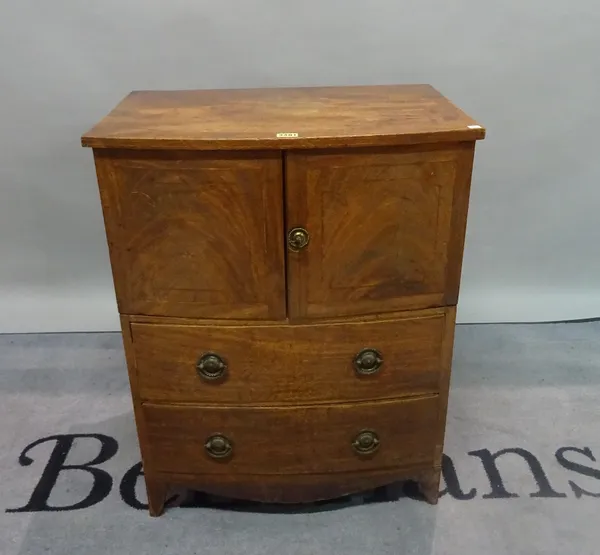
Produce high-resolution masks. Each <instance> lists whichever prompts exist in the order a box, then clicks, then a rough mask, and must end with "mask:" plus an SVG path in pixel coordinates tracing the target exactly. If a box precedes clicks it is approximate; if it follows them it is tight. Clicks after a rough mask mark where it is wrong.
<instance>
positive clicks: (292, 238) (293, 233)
mask: <svg viewBox="0 0 600 555" xmlns="http://www.w3.org/2000/svg"><path fill="white" fill-rule="evenodd" d="M309 241H310V236H309V235H308V231H306V229H304V228H303V227H294V228H292V229H290V232H289V233H288V246H289V248H290V250H291V251H293V252H298V251H300V250H302V249H303V248H305V247H306V246H307V245H308V242H309Z"/></svg>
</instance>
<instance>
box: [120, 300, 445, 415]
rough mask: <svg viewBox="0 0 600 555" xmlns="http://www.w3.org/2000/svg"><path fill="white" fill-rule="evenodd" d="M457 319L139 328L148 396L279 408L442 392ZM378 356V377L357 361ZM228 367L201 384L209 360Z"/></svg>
mask: <svg viewBox="0 0 600 555" xmlns="http://www.w3.org/2000/svg"><path fill="white" fill-rule="evenodd" d="M453 325H454V321H453V319H447V318H446V313H445V311H443V310H431V311H429V312H428V314H427V316H420V317H411V316H409V317H406V318H403V319H400V320H390V321H386V320H381V321H375V322H354V323H352V322H348V323H336V324H333V323H331V324H321V325H305V326H294V325H280V326H214V325H211V324H208V323H205V324H201V323H196V324H195V325H179V326H177V325H161V324H158V323H157V324H136V323H133V324H132V325H131V330H132V331H131V333H132V337H133V349H134V352H135V366H136V376H137V382H138V384H139V395H140V396H141V397H142V398H143V399H144V400H151V401H175V402H178V401H192V402H201V403H223V404H225V405H239V404H250V405H251V404H268V405H271V404H278V403H308V402H331V401H352V400H365V399H385V398H388V399H389V398H394V397H402V396H408V395H415V394H422V393H433V392H438V391H439V389H440V379H441V377H442V376H445V374H446V368H445V367H444V368H443V367H442V366H443V365H448V366H449V364H450V361H449V360H443V361H442V354H443V353H442V346H443V344H444V337H445V335H446V334H449V333H452V330H451V329H450V328H451V327H453ZM363 348H374V349H377V350H378V351H379V352H380V353H381V356H382V358H383V363H382V365H381V367H380V368H379V370H378V371H377V373H375V374H372V375H362V376H361V375H359V374H358V373H357V371H356V368H355V367H354V364H353V360H354V357H355V356H356V354H357V353H358V352H359V351H361V350H362V349H363ZM206 352H213V353H216V354H218V355H219V356H220V357H221V358H222V359H223V360H224V361H225V362H226V364H227V370H226V373H225V375H224V377H223V379H220V380H216V381H210V380H206V379H203V378H201V377H200V376H199V375H198V373H197V371H196V362H197V361H198V359H199V358H200V356H201V355H202V354H203V353H206Z"/></svg>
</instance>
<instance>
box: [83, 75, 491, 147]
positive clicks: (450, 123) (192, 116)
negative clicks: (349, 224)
mask: <svg viewBox="0 0 600 555" xmlns="http://www.w3.org/2000/svg"><path fill="white" fill-rule="evenodd" d="M281 133H284V134H290V133H291V134H294V135H297V136H295V137H293V138H285V137H284V138H282V137H278V134H281ZM484 136H485V130H484V129H483V127H482V126H480V125H479V124H478V123H477V122H476V121H475V120H473V119H471V118H470V117H468V116H467V115H466V114H464V113H463V112H462V111H461V110H459V109H458V108H457V107H456V106H454V104H452V103H451V102H450V101H448V100H447V99H446V98H444V97H443V96H442V95H441V94H440V93H439V92H438V91H436V90H435V89H434V88H433V87H431V86H429V85H374V86H353V87H301V88H270V89H228V90H196V91H194V90H189V91H135V92H132V93H131V94H130V95H128V96H127V97H126V98H125V99H124V100H123V101H122V102H121V103H120V104H119V105H118V106H117V107H116V108H115V109H114V110H113V111H112V112H110V114H109V115H107V116H106V117H105V118H104V119H103V120H102V121H100V122H99V123H98V124H97V125H96V126H95V127H94V128H92V129H91V130H90V131H88V132H87V133H85V134H84V135H83V137H82V144H83V145H84V146H90V147H95V148H127V149H133V148H135V149H139V148H141V149H148V148H152V149H154V148H157V149H195V150H217V149H226V150H236V149H252V150H256V149H262V148H269V149H271V148H275V149H294V148H322V147H331V146H342V147H346V146H368V145H396V144H413V143H430V142H439V141H474V140H476V139H482V138H483V137H484Z"/></svg>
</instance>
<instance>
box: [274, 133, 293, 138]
mask: <svg viewBox="0 0 600 555" xmlns="http://www.w3.org/2000/svg"><path fill="white" fill-rule="evenodd" d="M297 136H298V133H277V138H278V139H295V138H296V137H297Z"/></svg>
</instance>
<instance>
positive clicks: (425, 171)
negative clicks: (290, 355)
mask: <svg viewBox="0 0 600 555" xmlns="http://www.w3.org/2000/svg"><path fill="white" fill-rule="evenodd" d="M472 155H473V143H453V144H446V143H445V144H441V145H435V146H430V147H424V146H423V145H421V146H419V147H414V146H411V147H396V148H389V147H386V148H377V149H365V150H362V149H354V150H322V151H297V152H289V153H287V155H286V217H287V222H288V228H290V227H296V226H298V227H302V228H305V229H306V230H307V232H308V233H309V236H310V241H309V243H308V245H307V246H306V248H304V249H302V250H300V251H298V252H294V251H290V250H289V249H288V254H287V267H288V310H289V316H290V318H291V319H294V318H306V317H323V316H332V315H335V316H341V315H350V314H368V313H384V312H389V311H394V310H400V309H406V308H425V307H431V306H443V305H445V304H446V302H445V301H446V298H449V299H455V298H456V297H457V293H456V289H457V287H458V281H457V280H456V279H455V278H456V272H453V273H451V274H450V275H447V267H448V264H449V263H450V264H452V267H453V268H459V265H460V261H461V257H462V239H461V238H463V237H464V228H463V218H462V216H463V213H462V210H463V209H464V202H465V200H468V183H467V181H465V180H464V179H459V180H457V168H458V167H459V164H465V161H468V160H469V159H472ZM465 190H466V192H465ZM456 197H459V199H460V201H459V202H456V203H455V202H454V200H453V199H454V198H456ZM455 212H457V213H458V214H455ZM456 235H458V239H456V238H455V236H456ZM459 247H460V248H459ZM449 248H451V249H452V250H451V251H449ZM451 258H452V260H450V259H451ZM448 288H451V289H452V290H451V291H449V290H448Z"/></svg>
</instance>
